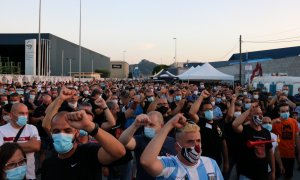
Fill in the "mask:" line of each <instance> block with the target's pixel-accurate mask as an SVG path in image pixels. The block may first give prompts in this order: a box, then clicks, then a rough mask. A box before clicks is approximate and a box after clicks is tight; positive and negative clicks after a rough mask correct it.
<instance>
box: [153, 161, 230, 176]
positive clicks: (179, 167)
mask: <svg viewBox="0 0 300 180" xmlns="http://www.w3.org/2000/svg"><path fill="white" fill-rule="evenodd" d="M159 160H160V161H161V162H162V164H163V166H164V170H163V171H162V173H161V174H160V175H158V176H157V177H156V179H172V180H173V179H182V180H186V179H189V180H193V179H197V180H198V179H201V180H206V179H207V180H211V179H214V180H224V179H223V176H222V173H221V171H220V169H219V166H218V165H217V163H216V161H215V160H213V159H211V158H209V157H204V156H201V158H200V160H199V161H198V163H197V164H196V165H194V166H186V165H184V164H183V163H181V162H180V160H179V159H178V157H177V156H170V157H165V156H162V157H159Z"/></svg>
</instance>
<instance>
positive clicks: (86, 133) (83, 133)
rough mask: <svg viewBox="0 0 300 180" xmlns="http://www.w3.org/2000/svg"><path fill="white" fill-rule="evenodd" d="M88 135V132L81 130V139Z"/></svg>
mask: <svg viewBox="0 0 300 180" xmlns="http://www.w3.org/2000/svg"><path fill="white" fill-rule="evenodd" d="M87 135H88V132H86V131H85V130H82V129H80V130H79V136H80V137H83V136H87Z"/></svg>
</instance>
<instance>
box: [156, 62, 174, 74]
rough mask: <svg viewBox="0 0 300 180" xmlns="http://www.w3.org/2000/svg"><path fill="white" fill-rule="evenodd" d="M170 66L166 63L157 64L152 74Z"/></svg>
mask: <svg viewBox="0 0 300 180" xmlns="http://www.w3.org/2000/svg"><path fill="white" fill-rule="evenodd" d="M169 67H170V66H168V65H165V64H160V65H157V66H155V67H154V68H153V70H152V74H153V75H154V74H155V73H158V72H159V71H160V70H162V69H168V68H169Z"/></svg>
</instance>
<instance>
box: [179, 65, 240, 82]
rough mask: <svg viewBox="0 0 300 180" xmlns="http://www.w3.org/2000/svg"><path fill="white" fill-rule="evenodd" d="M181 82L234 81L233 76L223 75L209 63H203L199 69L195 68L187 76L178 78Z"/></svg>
mask: <svg viewBox="0 0 300 180" xmlns="http://www.w3.org/2000/svg"><path fill="white" fill-rule="evenodd" d="M179 79H181V80H222V81H234V76H231V75H228V74H225V73H222V72H220V71H219V70H217V69H216V68H214V67H213V66H212V65H210V64H209V63H205V64H203V65H202V66H200V67H198V66H197V67H196V68H195V69H194V70H193V71H191V72H190V73H189V74H188V76H180V75H179Z"/></svg>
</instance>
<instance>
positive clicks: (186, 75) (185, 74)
mask: <svg viewBox="0 0 300 180" xmlns="http://www.w3.org/2000/svg"><path fill="white" fill-rule="evenodd" d="M197 68H200V66H199V65H198V66H197V67H196V68H194V66H192V67H191V68H190V69H188V70H187V71H185V72H184V73H182V74H180V75H178V76H177V77H178V78H179V79H181V78H183V79H185V78H188V77H189V75H190V74H192V72H193V71H194V70H195V69H197Z"/></svg>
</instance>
